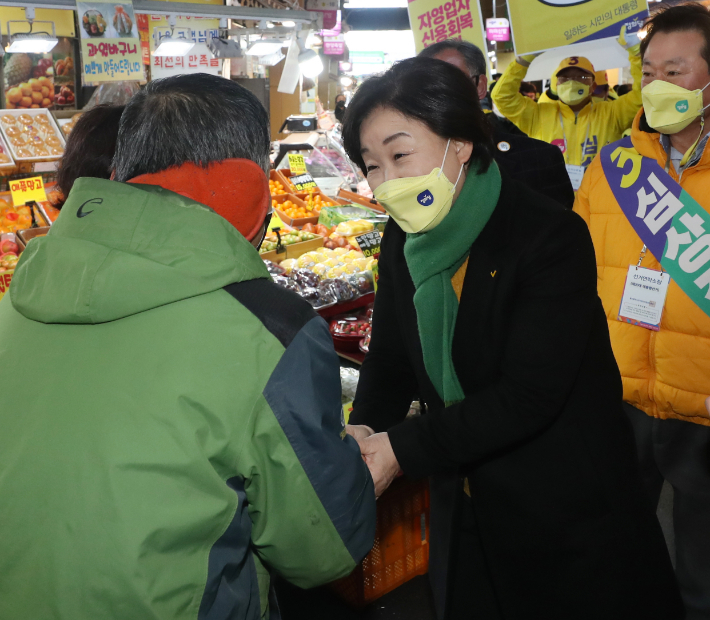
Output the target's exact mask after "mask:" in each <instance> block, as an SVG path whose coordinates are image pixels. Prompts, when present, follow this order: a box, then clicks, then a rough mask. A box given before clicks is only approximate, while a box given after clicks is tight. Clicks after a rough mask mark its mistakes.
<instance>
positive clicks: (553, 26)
mask: <svg viewBox="0 0 710 620" xmlns="http://www.w3.org/2000/svg"><path fill="white" fill-rule="evenodd" d="M507 2H508V16H509V18H510V29H511V32H512V35H513V47H514V48H515V53H516V55H518V56H524V55H525V54H534V53H537V52H544V51H545V50H549V49H553V48H556V47H562V46H565V45H571V44H573V43H581V42H585V41H595V40H598V39H608V38H610V37H618V36H619V33H620V32H621V27H622V26H623V25H626V31H627V32H637V31H638V30H640V29H641V28H642V26H643V22H644V19H646V17H647V16H648V4H647V2H646V0H582V1H581V2H580V1H579V0H507Z"/></svg>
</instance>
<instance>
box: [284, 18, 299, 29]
mask: <svg viewBox="0 0 710 620" xmlns="http://www.w3.org/2000/svg"><path fill="white" fill-rule="evenodd" d="M281 25H282V26H283V27H284V28H293V27H294V26H295V25H296V22H292V21H291V20H290V19H287V20H286V21H285V22H281Z"/></svg>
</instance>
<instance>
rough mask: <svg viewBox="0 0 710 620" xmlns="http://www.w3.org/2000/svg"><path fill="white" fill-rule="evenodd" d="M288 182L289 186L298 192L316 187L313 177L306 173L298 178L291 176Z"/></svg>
mask: <svg viewBox="0 0 710 620" xmlns="http://www.w3.org/2000/svg"><path fill="white" fill-rule="evenodd" d="M289 181H291V184H292V185H293V186H294V187H295V188H296V189H297V190H298V191H299V192H300V191H301V190H304V189H309V188H311V187H318V185H317V184H316V182H315V181H314V180H313V177H312V176H311V175H310V174H308V173H306V174H299V175H298V176H292V177H291V178H290V179H289Z"/></svg>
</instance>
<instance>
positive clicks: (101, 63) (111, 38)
mask: <svg viewBox="0 0 710 620" xmlns="http://www.w3.org/2000/svg"><path fill="white" fill-rule="evenodd" d="M76 6H77V15H78V19H79V32H80V34H81V61H82V62H81V70H82V73H83V75H84V80H85V81H86V82H87V83H99V82H119V81H123V80H139V81H142V80H144V79H145V75H144V72H143V59H142V52H141V43H140V38H139V35H138V26H137V25H136V16H135V14H134V12H133V4H132V3H131V2H130V1H128V2H127V1H126V0H121V1H120V2H115V1H110V0H91V1H90V2H77V5H76Z"/></svg>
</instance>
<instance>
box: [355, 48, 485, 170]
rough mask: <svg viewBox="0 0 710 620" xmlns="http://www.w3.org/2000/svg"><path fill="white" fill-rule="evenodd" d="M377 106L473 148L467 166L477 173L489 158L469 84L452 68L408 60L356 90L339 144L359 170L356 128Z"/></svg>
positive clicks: (438, 62)
mask: <svg viewBox="0 0 710 620" xmlns="http://www.w3.org/2000/svg"><path fill="white" fill-rule="evenodd" d="M378 108H386V109H390V110H394V111H396V112H399V113H400V114H402V115H404V116H406V117H407V118H411V119H414V120H417V121H420V122H422V123H424V124H425V125H426V126H427V127H428V128H429V129H430V130H431V131H433V132H434V133H435V134H437V135H438V136H441V137H442V138H446V139H449V138H451V139H452V140H463V141H465V142H471V143H472V144H473V152H472V153H471V158H470V159H469V163H478V165H479V169H480V171H481V172H485V171H486V170H488V166H490V163H491V161H492V160H493V155H492V153H493V142H492V139H491V130H490V126H489V124H488V121H487V120H486V118H485V114H484V113H483V110H481V106H480V104H479V102H478V91H477V90H476V86H475V85H474V83H473V81H472V80H471V79H470V78H469V77H468V76H467V75H466V74H465V73H464V72H463V71H461V69H459V68H458V67H455V66H453V65H451V64H449V63H447V62H444V61H442V60H435V59H434V58H422V57H415V58H408V59H407V60H402V61H400V62H398V63H396V64H395V65H393V66H392V68H391V69H389V70H388V71H386V72H385V73H382V74H380V75H376V76H373V77H371V78H369V79H367V80H365V82H364V83H363V84H362V86H360V88H358V90H357V92H356V93H355V96H354V97H353V98H352V100H351V101H350V105H349V106H348V108H347V111H346V113H345V119H344V122H343V145H344V146H345V150H346V151H347V153H348V156H349V157H350V159H351V160H352V161H354V162H355V163H356V164H357V165H358V166H359V168H360V170H362V171H363V172H365V162H364V161H363V159H362V156H361V155H360V150H361V148H362V147H361V144H360V128H361V127H362V123H363V122H364V121H365V119H366V118H367V117H368V116H369V115H370V114H372V112H373V111H374V110H376V109H378Z"/></svg>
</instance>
